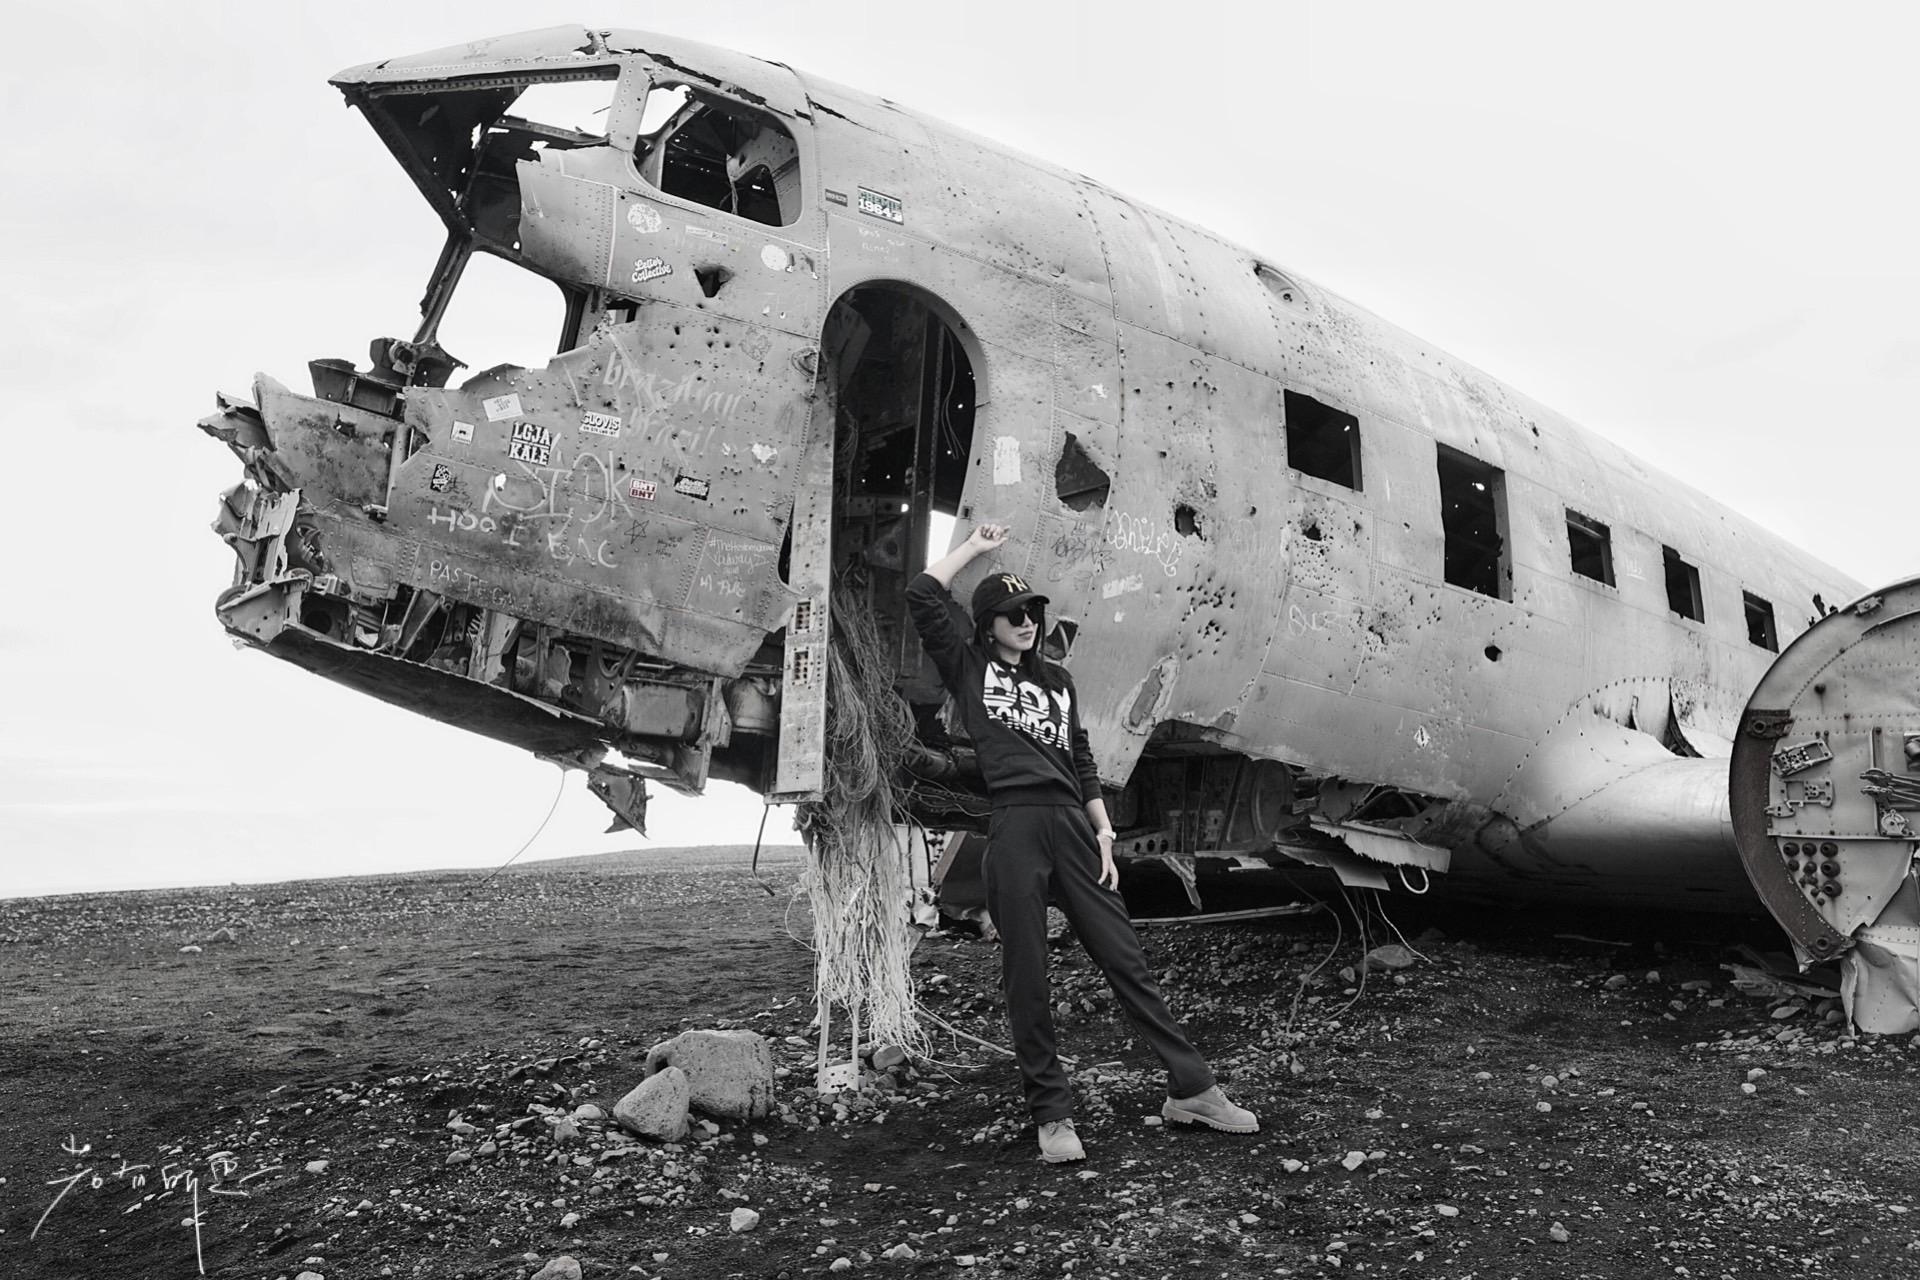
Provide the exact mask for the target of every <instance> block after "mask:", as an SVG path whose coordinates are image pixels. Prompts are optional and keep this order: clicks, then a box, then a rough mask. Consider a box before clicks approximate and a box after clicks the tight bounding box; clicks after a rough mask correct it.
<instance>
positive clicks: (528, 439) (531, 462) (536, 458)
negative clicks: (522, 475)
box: [507, 422, 553, 467]
mask: <svg viewBox="0 0 1920 1280" xmlns="http://www.w3.org/2000/svg"><path fill="white" fill-rule="evenodd" d="M507 457H508V458H510V459H512V460H513V461H515V462H524V463H526V464H527V465H528V466H533V467H544V466H546V465H547V462H548V460H549V459H551V458H552V457H553V432H551V431H549V430H547V429H546V428H545V427H543V426H541V425H540V424H539V423H537V422H516V423H514V424H513V437H512V438H511V439H510V440H508V441H507Z"/></svg>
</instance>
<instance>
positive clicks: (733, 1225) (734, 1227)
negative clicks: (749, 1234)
mask: <svg viewBox="0 0 1920 1280" xmlns="http://www.w3.org/2000/svg"><path fill="white" fill-rule="evenodd" d="M759 1225H760V1215H759V1214H757V1213H755V1212H754V1211H753V1210H751V1209H748V1208H745V1207H742V1208H739V1209H735V1210H734V1211H733V1216H732V1217H731V1218H728V1219H727V1230H729V1231H731V1232H733V1234H735V1235H739V1234H740V1233H741V1232H742V1231H751V1230H753V1229H754V1228H755V1227H757V1226H759Z"/></svg>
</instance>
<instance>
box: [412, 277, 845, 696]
mask: <svg viewBox="0 0 1920 1280" xmlns="http://www.w3.org/2000/svg"><path fill="white" fill-rule="evenodd" d="M721 342H726V343H730V344H738V345H741V346H743V347H744V346H749V345H751V346H755V347H757V348H758V349H759V350H760V351H761V352H762V353H763V356H764V358H763V359H761V360H758V361H756V362H755V363H754V365H753V366H751V367H748V366H745V365H744V364H742V363H739V362H719V361H715V360H714V359H713V358H712V356H711V348H710V347H709V345H708V344H710V343H711V344H714V345H715V346H717V345H719V344H720V343H721ZM810 351H811V348H807V347H803V345H802V344H801V342H800V341H799V340H798V339H796V338H794V337H793V336H792V335H788V334H783V333H779V332H778V331H772V330H765V329H760V330H749V329H747V328H746V327H745V326H741V325H738V324H737V323H734V322H728V321H725V320H721V319H719V318H716V317H707V316H690V315H688V314H686V313H684V312H682V311H679V310H677V309H674V308H670V307H659V308H651V309H648V310H646V311H645V312H644V313H643V316H642V318H641V319H639V320H636V321H635V322H634V323H632V324H629V325H618V326H613V327H610V328H607V329H604V330H602V331H601V332H600V333H598V334H596V335H595V337H594V338H593V339H592V340H591V341H589V342H588V343H587V345H585V346H584V347H581V348H579V349H578V350H576V351H572V352H568V353H566V354H565V355H562V356H559V357H556V358H555V359H554V361H553V362H552V363H551V364H550V365H548V367H547V368H546V369H544V370H540V371H534V370H494V371H491V372H489V373H488V374H485V375H482V376H481V377H478V378H475V379H473V380H471V381H469V382H468V383H467V384H466V385H465V386H463V387H462V388H460V389H459V390H457V391H450V390H435V389H431V388H419V389H416V391H415V392H413V393H412V394H410V396H409V397H408V402H407V403H408V423H407V425H408V428H409V429H410V430H411V431H413V432H416V433H418V435H419V436H420V437H424V440H423V443H422V444H421V445H420V446H419V447H418V448H417V449H416V450H415V451H414V453H413V454H412V455H411V456H410V457H408V458H407V460H406V461H405V462H404V463H402V464H401V465H400V467H399V469H398V472H397V475H396V477H395V482H394V489H393V494H392V498H391V500H390V502H389V504H388V512H387V523H388V527H389V528H390V529H391V530H392V532H393V533H394V534H396V535H400V536H405V537H407V538H409V539H410V540H411V542H412V546H413V550H412V554H411V555H410V557H408V558H407V559H406V560H405V561H404V562H403V569H402V574H401V576H402V578H403V580H405V581H408V582H411V583H412V584H413V585H416V586H420V587H425V588H428V589H430V590H434V591H440V592H444V593H445V594H448V595H451V596H453V597H456V598H458V599H462V600H467V601H470V602H472V603H475V604H481V605H485V606H486V607H488V608H493V609H501V610H505V611H507V612H510V613H513V614H515V615H516V616H536V617H540V618H544V619H549V620H551V621H554V622H557V623H560V624H563V625H566V626H568V627H570V628H572V629H574V630H577V631H580V632H582V633H584V634H586V635H590V636H595V637H598V638H600V639H604V640H608V641H612V642H615V643H618V644H622V645H626V646H628V647H630V648H634V649H640V650H644V651H645V652H647V653H650V654H654V655H657V656H659V657H661V658H664V659H666V660H668V661H672V662H679V663H685V664H687V665H689V666H692V667H695V668H696V669H699V670H705V671H712V672H716V673H720V674H729V675H731V674H737V673H738V672H739V670H740V668H741V666H742V665H743V664H744V663H745V661H746V659H747V658H748V656H750V655H751V654H752V652H753V651H754V650H755V649H756V648H758V647H759V645H760V643H761V641H762V640H763V639H764V637H765V634H766V632H767V631H769V630H772V629H774V628H776V627H778V626H780V625H782V624H783V623H784V621H785V619H786V616H787V612H788V610H789V609H790V608H791V606H792V602H793V598H794V597H793V595H792V593H791V592H790V591H788V590H787V588H786V587H785V585H784V584H783V583H782V582H781V581H780V579H779V577H778V575H777V573H776V562H777V559H778V555H779V549H780V544H781V541H782V539H783V538H784V536H785V533H786V529H787V523H788V519H789V517H790V514H791V510H792V503H793V492H794V485H795V481H796V476H797V464H798V459H799V454H800V449H801V446H802V445H803V444H804V442H805V440H806V435H807V424H808V415H809V411H810V408H811V400H810V397H811V395H812V390H813V377H812V371H811V368H810V367H809V364H810V361H809V360H807V359H803V358H802V357H803V356H805V355H807V354H808V353H810Z"/></svg>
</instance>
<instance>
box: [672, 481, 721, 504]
mask: <svg viewBox="0 0 1920 1280" xmlns="http://www.w3.org/2000/svg"><path fill="white" fill-rule="evenodd" d="M673 491H674V492H675V493H677V494H679V495H680V496H681V497H683V498H698V499H700V501H702V502H705V501H707V499H708V496H709V495H710V494H711V493H712V492H713V482H712V481H710V480H702V479H701V478H700V477H698V476H675V477H674V480H673Z"/></svg>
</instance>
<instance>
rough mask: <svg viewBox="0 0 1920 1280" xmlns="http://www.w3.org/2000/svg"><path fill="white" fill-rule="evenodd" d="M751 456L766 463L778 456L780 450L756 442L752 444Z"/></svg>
mask: <svg viewBox="0 0 1920 1280" xmlns="http://www.w3.org/2000/svg"><path fill="white" fill-rule="evenodd" d="M753 456H754V457H755V458H756V459H758V460H759V461H760V462H762V463H767V462H772V461H773V460H774V459H775V458H777V457H779V456H780V451H779V450H778V449H775V448H773V447H772V446H771V445H764V444H756V445H754V446H753Z"/></svg>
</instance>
